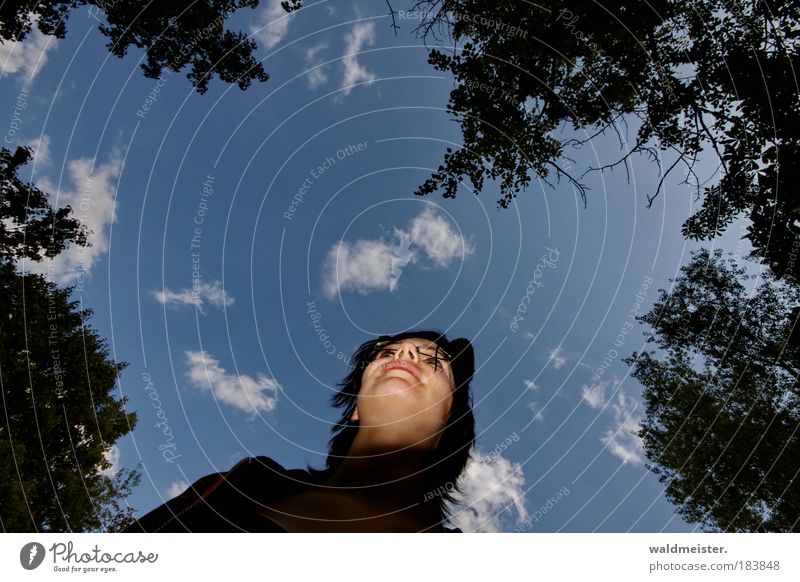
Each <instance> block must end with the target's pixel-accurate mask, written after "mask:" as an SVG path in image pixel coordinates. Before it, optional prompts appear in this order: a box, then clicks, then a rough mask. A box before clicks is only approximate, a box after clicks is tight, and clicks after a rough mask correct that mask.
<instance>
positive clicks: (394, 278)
mask: <svg viewBox="0 0 800 582" xmlns="http://www.w3.org/2000/svg"><path fill="white" fill-rule="evenodd" d="M437 245H439V246H441V248H437ZM412 246H414V247H416V248H418V249H420V250H421V251H422V256H423V257H427V258H428V259H429V260H430V261H431V262H432V263H433V267H435V268H445V267H447V266H448V265H449V264H450V262H452V260H453V259H454V258H456V257H465V256H467V255H469V254H471V253H473V252H474V251H475V248H474V245H472V244H471V243H470V242H468V241H465V240H464V239H463V237H461V236H460V235H459V233H458V232H457V231H456V230H455V228H453V226H452V225H451V224H450V223H449V222H448V221H447V220H446V219H445V218H444V217H442V216H439V215H437V214H436V213H435V212H433V211H430V210H429V209H426V210H425V211H423V212H421V213H420V214H419V215H418V216H416V217H415V218H414V219H412V221H411V223H410V225H409V229H408V230H405V229H400V228H395V229H394V231H393V234H392V236H391V237H389V240H386V239H385V238H379V239H368V240H363V239H362V240H357V241H356V242H353V243H351V242H348V241H339V242H338V243H337V244H335V245H333V246H332V247H331V248H330V249H329V250H328V253H327V255H326V257H325V260H324V262H323V267H322V277H323V292H324V294H325V296H326V297H328V298H329V299H330V298H333V297H335V296H336V295H337V294H338V293H341V292H342V291H346V290H350V291H355V292H357V293H361V294H363V295H366V294H368V293H372V292H374V291H384V290H388V291H393V290H394V289H395V288H396V286H397V283H398V279H399V278H400V275H401V274H402V273H403V271H404V269H405V268H406V266H407V265H408V264H413V263H416V262H417V261H418V260H419V255H418V253H417V252H415V250H414V248H412Z"/></svg>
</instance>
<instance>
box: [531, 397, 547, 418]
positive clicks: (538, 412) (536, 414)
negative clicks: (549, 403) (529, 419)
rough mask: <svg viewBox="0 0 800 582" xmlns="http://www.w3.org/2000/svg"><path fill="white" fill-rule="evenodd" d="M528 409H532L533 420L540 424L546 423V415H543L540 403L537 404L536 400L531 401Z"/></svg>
mask: <svg viewBox="0 0 800 582" xmlns="http://www.w3.org/2000/svg"><path fill="white" fill-rule="evenodd" d="M528 408H530V409H531V412H533V420H536V421H538V422H544V414H543V413H542V407H541V406H540V405H539V403H538V402H536V401H535V400H531V401H530V402H529V403H528Z"/></svg>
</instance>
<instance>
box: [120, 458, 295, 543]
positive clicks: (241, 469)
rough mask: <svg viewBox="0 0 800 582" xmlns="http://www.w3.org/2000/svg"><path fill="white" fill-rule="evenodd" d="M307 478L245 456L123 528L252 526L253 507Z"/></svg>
mask: <svg viewBox="0 0 800 582" xmlns="http://www.w3.org/2000/svg"><path fill="white" fill-rule="evenodd" d="M310 482H311V475H310V474H309V473H308V471H305V470H303V469H286V468H284V467H283V466H282V465H281V464H280V463H278V462H277V461H275V460H274V459H272V458H270V457H266V456H257V457H247V458H245V459H242V460H241V461H239V462H237V463H236V464H235V465H233V467H231V468H230V469H228V470H227V471H225V472H221V473H211V474H208V475H205V476H204V477H201V478H200V479H197V480H196V481H195V482H194V483H192V485H190V486H189V487H188V488H187V489H186V491H184V492H183V493H181V494H180V495H178V496H177V497H174V498H172V499H170V500H169V501H167V502H166V503H164V504H162V505H160V506H158V507H156V508H155V509H153V510H152V511H150V512H149V513H147V514H146V515H144V516H143V517H141V518H139V519H137V520H136V521H135V522H134V523H133V524H132V525H131V526H130V527H129V528H128V529H126V530H125V531H127V532H155V531H164V532H180V531H215V532H218V531H254V528H257V527H260V525H261V524H253V523H250V522H251V518H252V517H253V516H254V515H256V513H257V511H256V510H255V509H256V508H257V507H258V506H261V505H263V504H268V503H270V502H271V501H272V500H274V499H276V498H278V497H282V496H283V495H286V494H288V493H291V492H292V491H294V490H296V489H299V488H302V487H305V486H306V484H308V483H310Z"/></svg>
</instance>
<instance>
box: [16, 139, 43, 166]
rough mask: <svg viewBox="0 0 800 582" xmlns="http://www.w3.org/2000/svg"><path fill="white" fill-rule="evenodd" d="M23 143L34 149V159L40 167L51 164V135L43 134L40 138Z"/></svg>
mask: <svg viewBox="0 0 800 582" xmlns="http://www.w3.org/2000/svg"><path fill="white" fill-rule="evenodd" d="M21 145H24V146H28V147H30V148H31V149H32V150H33V160H32V162H35V163H36V164H37V165H38V166H39V167H41V166H49V165H50V136H49V135H46V134H42V137H41V138H39V139H30V140H27V141H23V142H22V143H21Z"/></svg>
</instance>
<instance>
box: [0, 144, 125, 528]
mask: <svg viewBox="0 0 800 582" xmlns="http://www.w3.org/2000/svg"><path fill="white" fill-rule="evenodd" d="M29 159H30V151H29V150H27V149H26V148H18V149H17V150H16V152H15V153H14V154H13V155H12V154H11V152H10V151H9V150H7V149H5V148H3V149H2V151H0V472H2V474H3V475H4V479H3V480H2V481H0V529H2V530H3V531H17V532H19V531H53V532H60V531H84V530H106V529H116V528H119V527H120V525H123V526H124V523H125V522H126V520H127V519H128V518H129V517H130V516H131V515H132V511H131V509H130V508H125V509H123V508H122V502H123V500H124V498H125V497H126V496H127V495H128V493H129V492H130V491H131V489H132V488H133V487H134V486H135V485H136V483H137V482H138V480H139V474H138V473H137V472H135V471H131V470H128V469H122V470H120V471H119V472H118V473H117V474H116V475H110V474H109V473H108V470H109V469H110V468H111V464H110V462H109V461H108V459H107V458H106V454H107V453H108V452H109V450H110V449H111V447H112V445H113V444H114V443H115V442H116V441H117V440H118V439H119V437H120V436H122V435H124V434H126V433H128V432H130V431H131V430H132V429H133V427H134V425H135V424H136V415H135V414H134V413H127V412H125V409H124V404H125V399H124V398H122V399H116V398H115V397H114V394H113V390H114V387H115V383H116V381H117V379H118V377H119V374H120V372H121V371H122V369H123V368H124V367H125V366H126V364H124V363H114V362H113V361H112V360H111V359H110V358H109V354H108V349H107V346H106V343H105V341H104V340H103V339H101V338H100V336H99V335H98V334H97V332H95V331H94V330H93V329H92V328H91V327H90V316H91V311H89V310H84V309H82V308H81V306H80V304H79V303H78V302H77V301H72V300H70V294H71V290H72V289H71V288H67V289H59V288H58V287H57V286H56V285H55V284H53V283H51V282H48V281H46V280H45V278H44V277H43V276H41V275H22V274H20V273H18V272H17V271H16V270H15V264H16V261H17V260H19V259H21V258H26V259H29V260H32V261H40V260H42V259H43V258H45V257H50V258H52V257H55V256H56V255H57V254H58V253H59V252H61V251H62V250H63V249H64V248H65V247H66V245H67V244H68V243H74V244H79V245H86V232H85V230H84V229H83V228H82V226H81V225H80V224H79V222H78V221H77V220H75V219H73V218H70V217H69V213H70V209H69V207H66V208H62V209H59V210H57V211H56V210H54V209H53V208H51V207H50V205H49V204H48V202H47V197H46V194H45V193H44V192H42V191H41V190H39V189H38V188H36V187H35V186H33V185H32V184H27V183H24V182H23V181H22V180H20V179H19V177H18V176H17V170H18V169H19V168H20V166H22V165H24V164H25V163H26V162H27V161H28V160H29Z"/></svg>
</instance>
